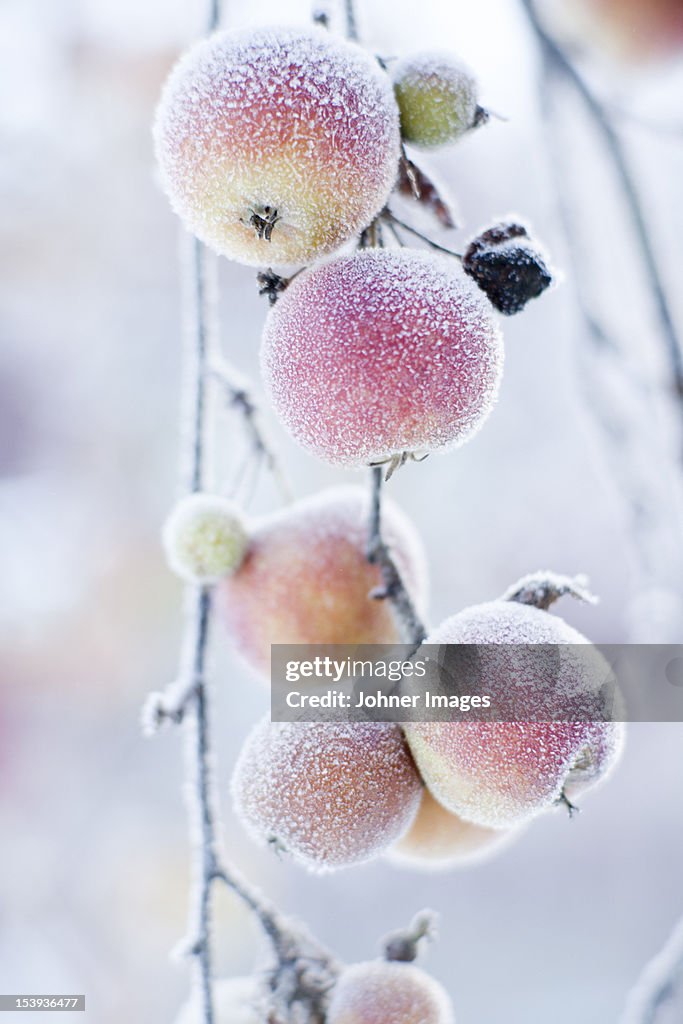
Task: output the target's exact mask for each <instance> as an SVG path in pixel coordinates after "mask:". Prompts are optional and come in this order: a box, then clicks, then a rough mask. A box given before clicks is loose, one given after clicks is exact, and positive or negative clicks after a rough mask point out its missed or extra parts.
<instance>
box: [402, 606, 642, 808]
mask: <svg viewBox="0 0 683 1024" xmlns="http://www.w3.org/2000/svg"><path fill="white" fill-rule="evenodd" d="M426 643H428V644H437V645H438V644H496V645H500V649H495V650H492V649H490V648H489V649H480V650H479V652H478V658H479V664H480V671H481V677H480V678H481V683H480V692H481V693H483V694H488V695H490V696H491V699H492V706H493V707H494V708H495V709H496V710H497V711H499V712H501V713H505V714H508V715H509V717H510V718H511V719H513V720H511V721H509V722H453V723H407V724H406V726H405V732H406V736H407V738H408V742H409V744H410V747H411V750H412V752H413V756H414V757H415V760H416V762H417V765H418V768H419V769H420V772H421V774H422V777H423V778H424V780H425V782H426V784H427V785H428V786H429V788H430V790H431V791H432V793H433V795H434V796H435V797H436V798H437V800H439V802H440V803H442V804H443V805H444V806H445V807H446V808H448V809H449V810H451V811H453V812H455V813H456V814H459V815H461V816H462V817H463V818H465V819H466V820H469V821H472V822H475V823H476V824H479V825H485V826H488V827H490V828H506V827H509V826H512V825H515V824H518V823H522V822H524V821H527V820H529V819H530V818H532V817H534V816H536V815H537V814H539V813H541V812H542V811H544V810H545V809H547V808H548V807H551V806H552V805H553V804H554V803H555V802H556V801H557V800H558V798H559V797H560V796H561V794H562V792H563V791H564V793H565V795H566V796H567V797H568V798H569V799H572V797H573V796H575V795H577V794H580V793H582V792H583V791H584V790H586V789H587V788H589V787H590V786H593V785H594V784H595V783H596V782H598V781H600V780H601V779H604V778H605V777H606V775H607V773H608V772H609V770H610V769H611V768H612V767H613V766H614V764H615V763H616V761H617V760H618V757H619V754H620V752H621V748H622V745H623V736H624V728H623V725H622V724H621V723H619V722H610V721H601V720H600V718H599V715H600V713H602V711H603V709H602V704H601V701H600V699H599V692H600V688H601V687H602V685H603V683H605V682H609V681H611V679H612V676H611V670H610V669H609V666H608V665H607V663H606V662H605V660H604V658H603V657H602V655H601V654H600V653H599V651H598V650H597V649H596V648H594V647H593V646H592V645H591V644H590V643H589V641H587V640H586V638H585V637H583V636H582V635H581V634H580V633H577V631H576V630H574V629H572V628H571V627H570V626H568V625H567V624H566V623H565V622H563V620H562V619H560V618H558V617H557V616H555V615H550V614H548V613H547V612H544V611H540V610H539V609H537V608H532V607H528V606H525V605H521V604H516V603H514V602H504V601H493V602H490V603H488V604H483V605H479V606H477V607H474V608H468V609H466V610H465V611H463V612H461V613H460V614H458V615H455V616H453V617H452V618H450V619H448V620H447V621H446V622H445V623H443V625H442V626H440V627H439V628H438V629H436V630H435V631H434V632H433V633H432V634H431V636H429V637H428V638H427V641H426ZM529 644H544V645H553V647H552V649H550V647H549V648H548V650H547V651H545V650H544V651H543V652H540V654H532V652H530V651H529V650H528V649H525V647H524V646H522V647H519V646H508V645H529ZM556 645H559V646H556ZM598 709H599V710H598ZM546 710H547V711H548V712H549V716H550V714H553V713H554V714H557V712H558V710H561V711H563V712H564V711H565V710H566V713H567V717H570V716H571V712H572V711H577V712H578V714H577V716H576V717H585V718H586V720H585V721H566V722H565V721H543V720H542V717H543V713H544V711H546ZM530 711H532V712H533V715H534V716H536V718H537V720H534V721H525V720H524V718H525V713H526V714H529V712H530ZM592 716H594V719H595V720H591V718H592Z"/></svg>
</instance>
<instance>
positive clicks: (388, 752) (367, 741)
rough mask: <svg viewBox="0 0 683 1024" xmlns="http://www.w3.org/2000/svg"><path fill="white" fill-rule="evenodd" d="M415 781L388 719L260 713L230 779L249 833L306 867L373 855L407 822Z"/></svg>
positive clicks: (415, 799)
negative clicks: (286, 717) (315, 719)
mask: <svg viewBox="0 0 683 1024" xmlns="http://www.w3.org/2000/svg"><path fill="white" fill-rule="evenodd" d="M421 788H422V785H421V782H420V778H419V776H418V774H417V771H416V769H415V766H414V764H413V761H412V758H411V757H410V754H409V752H408V748H407V746H406V743H405V740H404V738H403V734H402V732H401V730H400V728H399V727H398V726H396V725H387V724H381V723H374V722H372V723H358V724H356V723H353V724H351V723H331V724H328V723H304V722H296V723H291V722H286V723H278V722H271V721H270V720H269V719H267V718H266V719H263V720H262V721H261V722H260V723H259V724H258V725H256V727H255V728H254V729H253V731H252V732H251V733H250V735H249V736H248V737H247V740H246V743H245V745H244V747H243V748H242V752H241V754H240V756H239V759H238V761H237V765H236V767H235V772H234V775H233V781H232V793H233V799H234V802H235V807H236V810H237V812H238V814H239V815H240V817H241V818H242V821H243V822H244V824H245V826H246V827H247V829H248V831H249V832H250V834H251V835H252V836H253V838H254V839H256V841H257V842H260V843H262V844H264V843H272V844H273V845H274V846H275V848H276V849H280V850H287V851H288V852H290V853H291V854H292V855H293V856H294V857H295V858H296V859H297V860H298V861H300V862H301V863H303V864H304V865H305V866H306V867H308V868H310V869H312V870H315V871H330V870H334V869H336V868H342V867H346V866H348V865H351V864H358V863H362V862H363V861H366V860H369V859H370V858H372V857H373V856H375V855H376V854H378V853H381V852H382V851H383V850H384V849H385V848H386V847H387V846H389V845H390V844H391V843H393V842H395V841H396V840H397V839H398V838H399V836H401V835H402V834H403V833H404V832H405V831H406V830H407V829H408V828H409V827H410V825H411V824H412V821H413V818H414V817H415V814H416V812H417V807H418V803H419V800H420V793H421Z"/></svg>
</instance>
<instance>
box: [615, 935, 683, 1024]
mask: <svg viewBox="0 0 683 1024" xmlns="http://www.w3.org/2000/svg"><path fill="white" fill-rule="evenodd" d="M676 996H678V998H679V999H680V998H683V918H681V920H680V921H679V922H678V924H677V925H676V927H675V928H674V930H673V932H672V933H671V936H670V938H669V940H668V941H667V943H666V945H665V946H664V948H663V949H662V950H661V952H659V953H658V954H657V955H656V956H655V957H654V958H653V959H652V960H651V961H650V962H649V963H648V964H647V966H646V967H645V969H644V970H643V973H642V974H641V976H640V978H639V979H638V981H637V982H636V984H635V986H634V988H633V989H632V991H631V993H630V995H629V996H628V999H627V1001H626V1008H625V1010H624V1014H623V1016H622V1018H621V1024H657V1022H658V1021H659V1020H660V1016H661V1013H660V1011H663V1010H665V1009H666V1008H667V1007H670V1006H671V1002H672V1000H673V999H675V998H676ZM667 1019H670V1020H673V1019H674V1017H673V1016H671V1017H670V1018H667ZM678 1019H680V1007H679V1014H678V1015H677V1016H676V1020H678Z"/></svg>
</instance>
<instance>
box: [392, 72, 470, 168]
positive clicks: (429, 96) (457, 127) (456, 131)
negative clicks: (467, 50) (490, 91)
mask: <svg viewBox="0 0 683 1024" xmlns="http://www.w3.org/2000/svg"><path fill="white" fill-rule="evenodd" d="M392 79H393V82H394V90H395V92H396V100H397V102H398V107H399V111H400V114H401V131H402V133H403V137H404V138H405V139H406V141H407V142H411V143H413V145H416V146H422V147H424V148H431V147H433V146H443V145H446V144H448V143H450V142H455V140H456V139H458V138H460V136H461V135H463V134H464V133H465V132H466V131H468V130H469V129H470V128H471V127H472V126H473V124H474V121H475V117H476V113H477V105H478V103H477V96H478V90H477V81H476V79H475V77H474V75H473V74H472V72H471V71H470V69H469V68H468V67H467V66H466V65H465V64H464V63H463V62H462V61H461V60H460V59H459V58H457V57H455V56H454V55H453V54H449V53H419V54H415V55H413V56H411V57H407V58H405V59H404V60H400V61H399V62H398V63H397V64H396V66H395V67H394V69H393V72H392Z"/></svg>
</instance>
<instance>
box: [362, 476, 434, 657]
mask: <svg viewBox="0 0 683 1024" xmlns="http://www.w3.org/2000/svg"><path fill="white" fill-rule="evenodd" d="M370 472H371V474H372V490H371V504H370V523H369V530H368V561H369V562H372V563H373V565H377V566H378V567H379V569H380V572H381V573H382V581H383V585H382V587H381V588H379V589H378V590H376V591H373V593H372V596H373V597H375V598H377V599H379V600H383V599H386V600H388V601H391V605H392V607H393V609H394V613H395V615H396V617H397V619H398V621H399V623H400V627H401V633H402V634H403V640H404V643H407V644H411V645H414V646H415V649H417V648H418V647H419V646H420V644H421V643H422V642H423V641H424V639H425V637H426V635H427V633H426V631H425V627H424V625H423V624H422V621H421V620H420V616H419V615H418V613H417V610H416V608H415V605H414V604H413V602H412V599H411V597H410V595H409V593H408V591H407V590H406V588H405V584H404V583H403V580H402V579H401V574H400V572H399V571H398V569H397V567H396V563H395V562H394V560H393V558H392V557H391V552H390V551H389V548H388V547H387V545H386V544H385V542H384V540H383V539H382V482H383V475H384V474H383V470H382V467H381V466H375V467H374V468H373V469H371V470H370Z"/></svg>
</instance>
